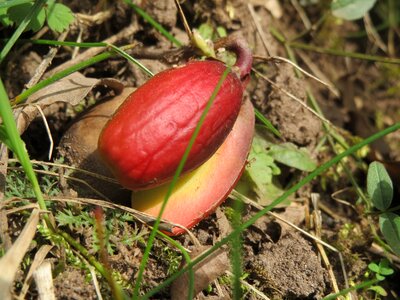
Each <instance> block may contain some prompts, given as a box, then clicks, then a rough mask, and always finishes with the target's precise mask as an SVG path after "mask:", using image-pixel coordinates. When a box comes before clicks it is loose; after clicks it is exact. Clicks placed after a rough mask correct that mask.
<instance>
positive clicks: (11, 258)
mask: <svg viewBox="0 0 400 300" xmlns="http://www.w3.org/2000/svg"><path fill="white" fill-rule="evenodd" d="M38 223H39V210H38V209H34V210H33V211H32V213H31V216H30V217H29V219H28V221H27V222H26V224H25V226H24V229H23V230H22V232H21V234H20V235H19V237H18V238H17V240H16V241H15V242H14V244H13V245H12V247H11V248H10V249H8V251H7V252H6V254H5V255H4V256H3V257H2V258H1V259H0V270H1V274H0V299H4V300H7V299H11V294H10V293H11V289H12V287H13V284H14V278H15V275H16V274H17V271H18V270H19V265H20V263H21V262H22V259H23V258H24V256H25V254H26V252H27V251H28V248H29V245H30V244H31V242H32V240H33V237H34V236H35V233H36V226H37V224H38Z"/></svg>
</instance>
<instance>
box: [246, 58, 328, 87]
mask: <svg viewBox="0 0 400 300" xmlns="http://www.w3.org/2000/svg"><path fill="white" fill-rule="evenodd" d="M253 58H254V59H262V60H265V61H270V60H272V61H283V62H285V63H288V64H289V65H291V66H293V67H294V68H296V69H297V70H299V71H300V72H302V73H303V74H304V75H306V76H308V77H310V78H312V79H314V80H315V81H317V82H319V83H321V84H322V85H325V86H327V87H328V88H330V89H331V88H333V86H331V85H330V84H329V83H326V82H325V81H323V80H322V79H319V78H318V77H316V76H314V75H312V74H311V73H308V72H307V71H306V70H304V69H302V68H301V67H299V66H298V65H297V64H295V63H294V62H292V61H291V60H289V59H287V58H284V57H281V56H270V57H264V56H260V55H253Z"/></svg>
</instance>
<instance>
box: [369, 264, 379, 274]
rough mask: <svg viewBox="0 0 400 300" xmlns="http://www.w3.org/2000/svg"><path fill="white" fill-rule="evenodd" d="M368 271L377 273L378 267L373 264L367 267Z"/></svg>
mask: <svg viewBox="0 0 400 300" xmlns="http://www.w3.org/2000/svg"><path fill="white" fill-rule="evenodd" d="M368 269H370V270H371V271H372V272H374V273H379V266H378V265H377V264H376V263H374V262H372V263H370V264H369V265H368Z"/></svg>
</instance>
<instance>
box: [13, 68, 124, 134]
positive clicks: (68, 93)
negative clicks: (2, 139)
mask: <svg viewBox="0 0 400 300" xmlns="http://www.w3.org/2000/svg"><path fill="white" fill-rule="evenodd" d="M99 85H104V86H108V87H110V88H112V89H113V90H115V93H116V94H120V93H121V92H122V90H123V88H124V87H123V84H122V83H121V82H120V81H118V80H116V79H112V78H104V79H97V78H88V77H85V76H84V75H82V74H81V73H79V72H75V73H72V74H71V75H69V76H67V77H65V78H63V79H60V80H58V81H56V82H55V83H53V84H51V85H49V86H47V87H45V88H43V89H41V90H39V91H37V92H36V93H34V94H33V95H31V96H30V97H29V98H28V100H27V105H26V106H24V107H23V108H22V109H21V110H20V112H19V113H18V112H17V115H18V117H17V127H18V131H19V133H20V134H22V133H23V132H24V131H25V130H26V129H27V128H28V126H29V124H30V123H31V122H32V121H33V120H34V119H35V118H36V117H37V115H38V113H39V111H38V109H37V107H36V105H38V106H39V107H40V108H41V109H42V110H43V109H45V108H47V107H49V106H51V105H53V104H55V103H60V102H61V103H68V104H69V105H72V106H76V105H78V104H79V103H80V102H81V101H82V100H83V99H84V98H85V97H86V96H87V95H88V94H89V92H90V91H91V90H92V89H93V88H94V87H96V86H99ZM32 104H34V105H32Z"/></svg>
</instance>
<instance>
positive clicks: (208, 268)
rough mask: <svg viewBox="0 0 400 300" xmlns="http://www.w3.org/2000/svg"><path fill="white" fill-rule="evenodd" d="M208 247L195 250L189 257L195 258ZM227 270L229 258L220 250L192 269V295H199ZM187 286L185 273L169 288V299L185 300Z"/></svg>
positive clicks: (187, 276) (187, 280) (187, 281)
mask: <svg viewBox="0 0 400 300" xmlns="http://www.w3.org/2000/svg"><path fill="white" fill-rule="evenodd" d="M207 249H208V247H204V246H203V247H199V248H197V249H195V250H194V251H193V252H192V253H191V256H193V257H196V256H198V255H200V254H201V253H203V252H204V251H206V250H207ZM228 269H229V258H228V254H227V253H226V251H225V250H224V249H222V248H220V249H219V250H217V251H215V252H214V253H212V254H211V255H209V256H208V257H207V258H205V259H204V260H202V261H201V262H200V263H198V264H197V265H195V266H194V267H193V271H194V295H197V294H198V293H200V292H201V291H202V290H203V289H205V288H206V287H207V286H208V285H209V284H210V283H211V282H213V281H214V280H215V279H217V278H218V277H219V276H221V275H222V274H224V273H225V271H227V270H228ZM188 286H189V274H188V273H185V274H183V275H182V276H181V277H179V278H178V279H177V280H175V281H174V283H173V284H172V287H171V299H172V300H179V299H187V298H188V292H189V291H188Z"/></svg>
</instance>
